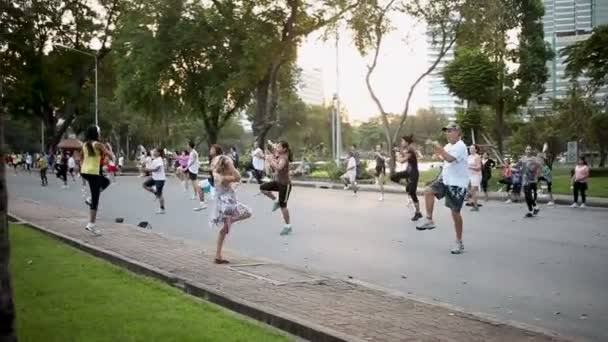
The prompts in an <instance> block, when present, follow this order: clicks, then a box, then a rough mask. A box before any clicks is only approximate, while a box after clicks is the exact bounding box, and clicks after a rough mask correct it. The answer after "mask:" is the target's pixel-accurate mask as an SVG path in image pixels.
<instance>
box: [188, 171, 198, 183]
mask: <svg viewBox="0 0 608 342" xmlns="http://www.w3.org/2000/svg"><path fill="white" fill-rule="evenodd" d="M188 178H189V179H190V180H192V181H195V180H196V179H197V178H198V175H197V174H196V173H192V172H190V170H188Z"/></svg>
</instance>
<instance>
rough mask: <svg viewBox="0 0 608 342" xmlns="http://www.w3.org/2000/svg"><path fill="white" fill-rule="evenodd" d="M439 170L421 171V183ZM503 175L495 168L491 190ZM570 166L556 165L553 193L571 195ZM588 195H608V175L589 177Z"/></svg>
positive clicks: (496, 186)
mask: <svg viewBox="0 0 608 342" xmlns="http://www.w3.org/2000/svg"><path fill="white" fill-rule="evenodd" d="M437 173H438V170H428V171H424V172H421V174H420V183H421V184H423V183H426V182H428V181H430V180H432V179H433V178H435V177H436V176H437ZM501 178H502V177H501V170H493V172H492V179H491V180H490V186H489V190H490V191H496V190H498V188H499V186H498V185H497V184H496V183H497V182H498V180H500V179H501ZM570 183H571V181H570V168H567V167H555V168H554V169H553V193H554V194H562V195H570V194H572V190H570ZM587 196H592V197H608V177H606V176H597V177H593V171H592V176H591V178H589V191H587Z"/></svg>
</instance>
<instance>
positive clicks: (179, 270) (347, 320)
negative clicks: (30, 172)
mask: <svg viewBox="0 0 608 342" xmlns="http://www.w3.org/2000/svg"><path fill="white" fill-rule="evenodd" d="M9 211H10V213H11V214H13V215H16V216H17V217H19V218H21V219H24V220H26V221H28V222H31V223H34V224H36V225H39V226H42V227H45V228H47V229H49V230H51V231H53V232H57V233H61V234H63V235H66V236H68V237H71V238H73V239H77V240H80V241H83V242H86V243H88V244H90V245H93V246H95V247H98V248H102V249H105V250H109V251H112V252H114V253H117V254H120V255H122V256H125V257H128V258H130V259H132V260H135V261H137V262H140V263H143V264H146V265H151V266H153V267H156V268H158V269H160V270H163V271H165V272H168V273H170V274H172V275H174V276H176V277H179V278H182V279H187V280H188V281H189V282H191V283H193V284H201V285H203V286H205V287H206V288H208V289H209V288H210V289H215V290H217V291H218V293H224V294H227V295H230V296H231V297H232V298H238V299H240V300H243V301H246V302H248V303H252V304H254V305H259V306H260V308H264V309H270V310H272V311H273V312H274V313H275V314H277V313H278V315H279V316H283V315H284V316H285V317H293V318H294V319H297V321H298V322H299V323H302V322H305V323H310V324H312V325H316V326H320V327H323V328H326V329H328V330H327V331H335V332H339V333H340V334H341V336H342V337H343V338H344V336H346V338H344V339H346V340H353V341H355V340H360V341H558V340H562V339H561V338H558V337H555V336H550V335H546V334H542V333H539V332H533V331H530V330H525V329H522V328H518V327H515V326H512V325H508V324H502V323H496V322H492V321H489V320H486V319H484V318H480V317H476V316H473V315H471V314H467V313H463V312H459V311H455V310H452V309H450V308H446V307H445V306H439V305H432V304H428V303H423V302H420V301H416V300H413V299H409V298H404V297H401V296H397V295H394V294H389V293H386V292H382V291H379V290H375V289H371V288H368V287H365V286H363V285H359V284H353V283H351V282H346V281H343V280H339V279H331V278H327V277H323V278H324V279H322V280H320V281H314V282H311V283H302V282H300V283H287V284H284V285H273V284H272V283H271V282H269V281H267V280H264V279H260V278H254V277H251V276H247V275H244V274H242V273H240V272H237V271H235V270H234V269H232V268H230V267H229V266H218V265H215V264H213V263H212V257H213V255H214V253H213V251H204V250H202V249H201V246H199V245H197V244H196V243H194V242H191V241H185V240H180V239H176V238H173V237H168V236H164V235H161V234H158V233H155V232H153V231H151V230H145V229H141V228H138V227H136V226H133V225H128V224H116V223H109V222H98V227H99V228H100V229H101V230H102V232H103V235H101V236H92V235H91V234H89V233H88V232H86V231H85V230H84V229H83V227H84V225H85V224H86V222H87V218H86V212H84V211H82V212H77V211H73V210H68V209H64V208H60V207H55V206H49V205H46V204H45V205H43V204H40V203H37V202H34V201H29V200H24V199H18V198H11V201H10V204H9ZM226 257H227V258H228V259H229V260H231V263H232V265H233V266H234V265H235V264H250V263H256V262H257V261H256V260H253V259H247V258H243V257H241V256H238V255H234V254H230V253H226ZM312 276H313V277H315V276H316V275H312ZM262 310H263V309H262Z"/></svg>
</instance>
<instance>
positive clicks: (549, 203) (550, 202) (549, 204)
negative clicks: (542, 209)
mask: <svg viewBox="0 0 608 342" xmlns="http://www.w3.org/2000/svg"><path fill="white" fill-rule="evenodd" d="M554 205H555V202H553V201H549V202H547V206H548V207H552V206H554Z"/></svg>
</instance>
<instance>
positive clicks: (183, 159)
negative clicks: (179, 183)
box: [177, 155, 188, 168]
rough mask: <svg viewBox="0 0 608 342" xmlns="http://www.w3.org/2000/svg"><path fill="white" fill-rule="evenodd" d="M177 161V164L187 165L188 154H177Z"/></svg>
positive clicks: (184, 166)
mask: <svg viewBox="0 0 608 342" xmlns="http://www.w3.org/2000/svg"><path fill="white" fill-rule="evenodd" d="M177 161H178V162H179V165H180V166H181V167H183V168H186V167H188V156H187V155H185V156H184V155H179V156H177Z"/></svg>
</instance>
